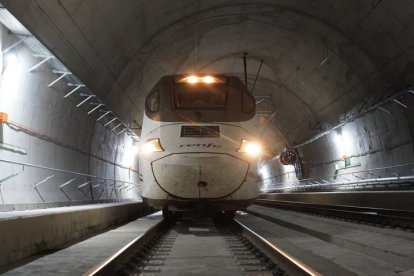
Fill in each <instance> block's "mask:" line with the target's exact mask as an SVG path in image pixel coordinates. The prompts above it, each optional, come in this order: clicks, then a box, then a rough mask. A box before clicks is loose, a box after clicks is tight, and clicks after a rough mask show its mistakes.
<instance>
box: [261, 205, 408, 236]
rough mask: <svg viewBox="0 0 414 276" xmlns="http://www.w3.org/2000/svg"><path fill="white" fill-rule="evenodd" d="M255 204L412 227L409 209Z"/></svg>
mask: <svg viewBox="0 0 414 276" xmlns="http://www.w3.org/2000/svg"><path fill="white" fill-rule="evenodd" d="M255 204H257V205H261V206H266V207H271V208H280V209H286V210H293V211H299V212H307V213H314V214H315V213H317V214H322V215H325V216H333V217H341V218H346V219H352V220H357V221H367V222H371V223H375V224H381V225H390V226H394V227H403V228H410V229H414V212H413V211H409V210H397V209H385V208H371V207H359V206H348V205H328V204H313V203H304V202H292V201H278V200H264V199H258V200H256V202H255Z"/></svg>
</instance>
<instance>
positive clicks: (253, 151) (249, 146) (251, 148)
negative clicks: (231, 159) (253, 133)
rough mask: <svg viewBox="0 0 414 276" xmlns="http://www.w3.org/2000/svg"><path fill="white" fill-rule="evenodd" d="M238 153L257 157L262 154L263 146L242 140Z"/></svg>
mask: <svg viewBox="0 0 414 276" xmlns="http://www.w3.org/2000/svg"><path fill="white" fill-rule="evenodd" d="M237 151H238V152H245V153H247V154H248V155H250V156H252V157H257V156H259V155H260V154H261V153H262V146H261V145H260V144H259V143H256V142H250V141H247V140H242V142H241V144H240V147H239V149H238V150H237Z"/></svg>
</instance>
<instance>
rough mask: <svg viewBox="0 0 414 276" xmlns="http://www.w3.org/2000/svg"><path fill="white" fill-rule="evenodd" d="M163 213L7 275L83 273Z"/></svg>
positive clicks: (159, 218) (142, 230)
mask: <svg viewBox="0 0 414 276" xmlns="http://www.w3.org/2000/svg"><path fill="white" fill-rule="evenodd" d="M161 219H162V218H161V215H160V213H157V214H153V215H149V216H146V217H144V218H140V219H137V220H135V221H132V222H130V223H128V224H126V225H123V226H121V227H118V228H115V229H113V230H110V231H107V232H105V233H102V234H100V235H97V236H95V237H92V238H89V239H87V240H84V241H82V242H80V243H77V244H75V245H72V246H70V247H67V248H65V249H62V250H60V251H57V252H55V253H51V254H48V255H46V256H42V257H40V258H39V259H37V260H34V261H32V262H30V263H27V264H26V265H23V266H20V267H18V268H15V269H13V270H10V271H8V272H7V273H5V275H82V274H83V273H85V272H87V271H89V270H91V269H92V268H94V267H95V266H96V265H98V264H100V263H101V262H103V261H105V260H106V259H107V258H109V257H110V256H112V255H113V254H114V253H116V252H117V251H119V250H120V249H121V248H122V247H124V246H125V245H126V244H128V243H129V242H131V241H132V240H134V239H135V238H136V237H138V236H139V235H140V234H142V233H144V232H145V231H146V230H148V229H149V228H151V227H152V226H153V225H155V224H156V223H157V222H159V221H160V220H161Z"/></svg>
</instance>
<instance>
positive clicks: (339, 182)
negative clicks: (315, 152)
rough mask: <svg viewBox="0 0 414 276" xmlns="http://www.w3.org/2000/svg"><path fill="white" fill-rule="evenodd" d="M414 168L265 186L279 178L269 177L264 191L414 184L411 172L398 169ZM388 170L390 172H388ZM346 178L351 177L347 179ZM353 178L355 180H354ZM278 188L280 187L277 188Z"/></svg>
mask: <svg viewBox="0 0 414 276" xmlns="http://www.w3.org/2000/svg"><path fill="white" fill-rule="evenodd" d="M411 166H414V163H408V164H401V165H394V166H387V167H379V168H371V169H366V170H359V171H351V172H346V173H339V174H336V175H331V176H320V177H312V178H307V179H301V180H293V181H284V182H278V183H272V184H265V183H266V182H267V181H269V180H270V179H276V178H278V176H275V177H268V178H265V179H262V181H261V182H262V183H263V186H264V187H263V188H262V189H261V190H262V191H269V190H292V189H306V188H317V187H320V188H326V187H330V186H335V187H340V186H349V185H357V186H358V185H368V184H371V185H381V184H382V185H383V184H394V183H402V182H407V181H412V182H414V175H410V174H409V173H410V172H407V174H408V175H405V174H403V175H402V174H401V172H398V171H397V170H396V169H399V168H407V167H408V168H409V167H411ZM380 170H383V171H386V173H385V174H384V175H382V176H377V177H372V178H363V177H362V176H358V175H357V174H361V173H366V174H371V175H373V174H372V173H373V172H375V171H380ZM387 170H390V171H388V172H387ZM344 176H350V177H348V178H345V177H344ZM352 178H353V179H352ZM298 184H303V185H302V186H297V185H298ZM277 186H278V187H277Z"/></svg>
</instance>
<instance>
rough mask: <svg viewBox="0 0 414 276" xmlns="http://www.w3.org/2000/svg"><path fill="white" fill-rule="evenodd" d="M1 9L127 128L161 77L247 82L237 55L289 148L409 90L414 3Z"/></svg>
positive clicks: (82, 4)
mask: <svg viewBox="0 0 414 276" xmlns="http://www.w3.org/2000/svg"><path fill="white" fill-rule="evenodd" d="M1 2H2V3H3V5H4V6H5V7H6V8H7V9H8V10H9V11H10V12H11V13H13V14H14V15H15V16H16V17H17V18H18V19H19V20H20V21H21V22H22V23H23V24H24V25H25V26H26V27H27V28H28V29H29V30H31V31H32V32H33V33H34V34H35V35H36V36H37V37H38V38H39V39H40V40H41V41H42V42H43V43H44V44H45V45H46V46H47V47H48V48H49V49H50V50H51V51H52V52H53V53H55V55H56V56H57V57H59V58H60V59H61V60H62V61H63V63H65V64H66V66H67V67H68V68H69V69H70V70H72V72H74V73H75V74H76V75H77V76H78V77H79V78H80V79H81V80H82V81H83V82H84V83H85V84H86V85H87V86H88V87H90V88H91V90H92V91H94V93H96V94H97V95H99V96H100V97H101V98H102V99H103V100H104V101H106V102H108V103H109V106H110V107H111V108H112V109H114V110H115V111H116V112H117V113H118V114H119V115H120V116H121V117H122V118H123V119H125V120H126V121H132V120H136V121H137V122H140V121H141V120H142V108H143V98H144V97H145V95H146V94H147V93H148V91H149V90H150V89H151V87H152V86H153V85H154V84H155V82H156V81H158V79H159V78H160V77H161V76H163V75H165V74H175V73H186V72H193V71H194V70H197V71H198V72H215V73H228V74H233V75H238V76H240V77H242V76H243V62H242V55H243V53H244V52H247V53H248V74H249V84H250V85H249V87H251V86H252V83H253V81H254V78H255V74H256V71H257V69H258V67H259V63H260V60H261V59H262V58H263V59H264V64H263V67H262V70H261V74H260V76H259V79H258V81H257V84H256V88H255V90H254V94H255V95H268V96H271V101H272V102H271V105H272V108H273V109H274V111H276V115H275V116H274V118H273V119H272V124H273V125H272V126H273V127H274V129H275V131H276V132H277V133H278V135H279V136H280V137H279V138H280V139H281V140H283V141H285V143H287V144H290V145H293V144H297V143H300V142H302V141H303V140H305V139H307V138H309V137H311V136H313V135H315V134H316V133H318V131H320V130H318V129H319V128H320V127H316V126H318V125H322V126H324V125H327V124H329V123H333V122H335V121H337V120H338V119H339V118H340V117H341V116H343V115H344V113H345V112H347V111H349V110H350V109H351V108H352V107H353V106H355V105H356V104H357V103H359V102H361V101H363V99H364V98H365V97H367V96H369V95H374V94H376V93H379V92H378V91H382V90H384V89H386V90H389V91H390V92H391V93H396V92H398V90H399V89H402V88H403V87H405V86H408V85H412V81H413V73H414V62H412V61H413V60H414V37H413V36H412V34H413V33H414V24H413V23H412V18H413V16H414V2H412V1H410V0H405V1H398V5H397V4H395V1H392V0H383V1H381V0H372V1H355V0H349V1H342V0H341V1H330V0H313V1H310V0H309V1H290V0H289V1H287V0H285V1H282V0H279V1H168V0H166V1H161V0H158V1H136V0H122V1H111V0H105V1H103V0H88V1H82V0H71V1H58V0H35V1H30V2H28V1H25V0H7V1H5V0H2V1H1ZM22 6H25V7H26V8H25V9H22V8H21V7H22ZM195 44H196V45H197V46H196V47H195V46H194V45H195ZM195 51H196V53H195ZM195 68H196V69H195ZM258 107H259V108H260V106H258ZM279 150H280V149H279Z"/></svg>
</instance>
